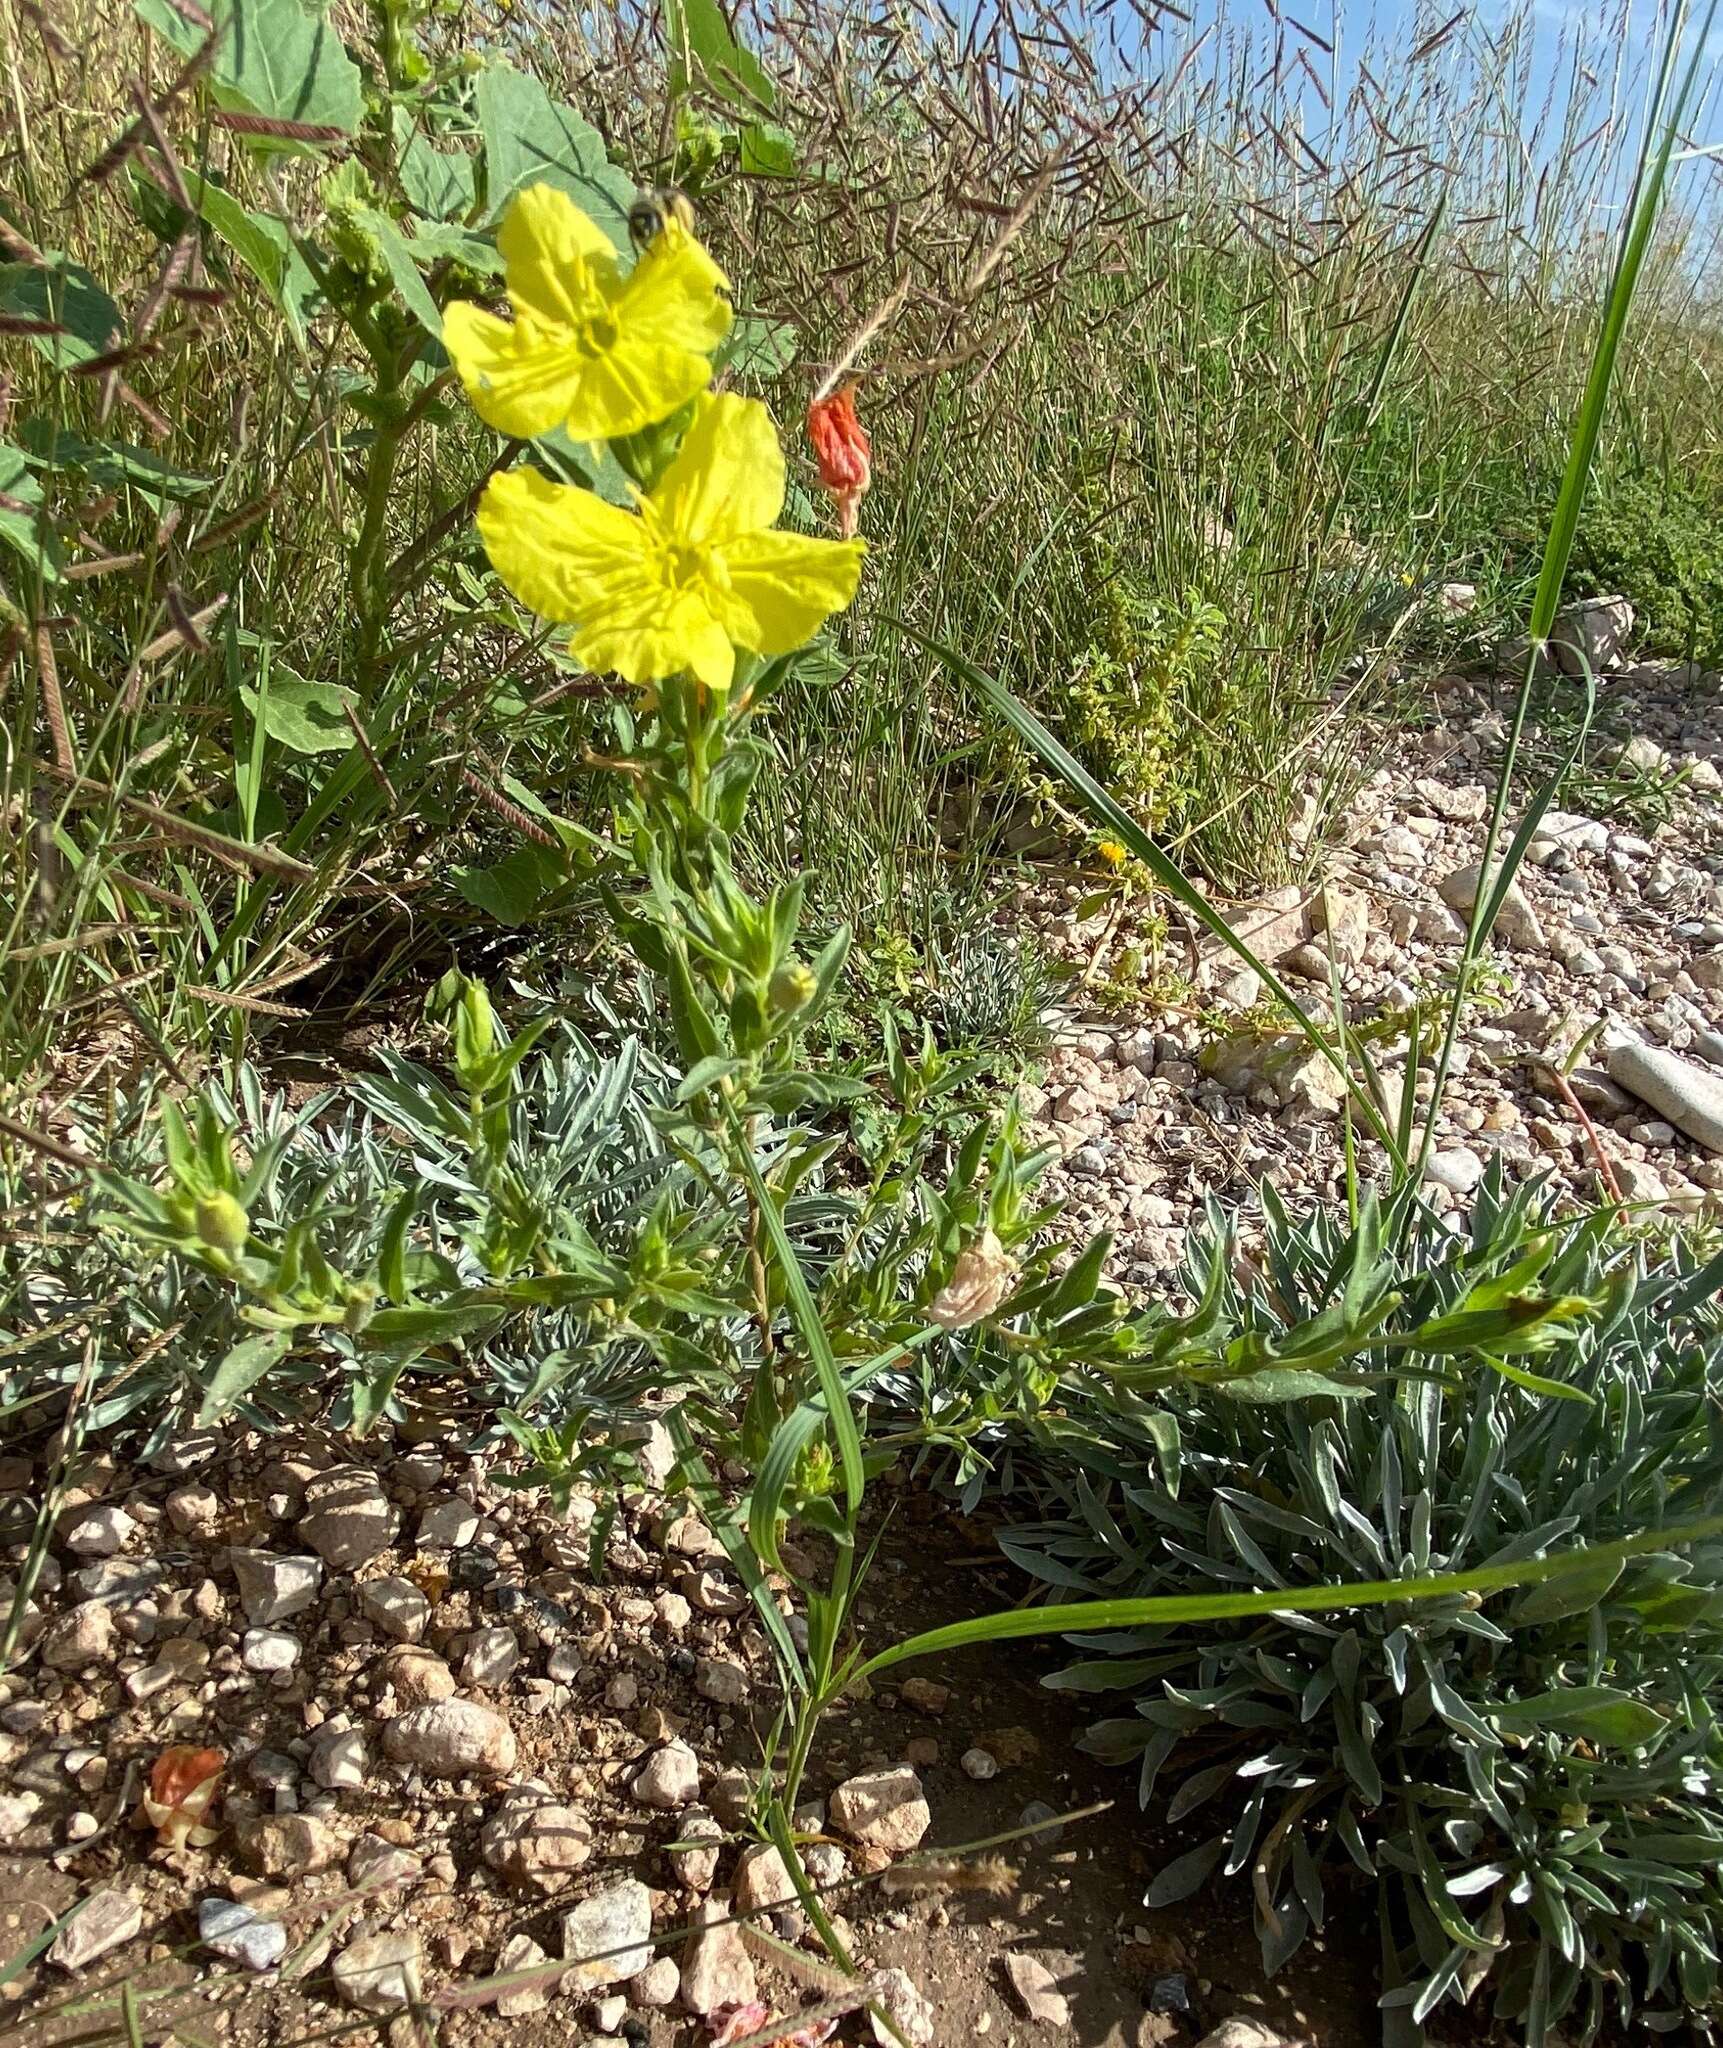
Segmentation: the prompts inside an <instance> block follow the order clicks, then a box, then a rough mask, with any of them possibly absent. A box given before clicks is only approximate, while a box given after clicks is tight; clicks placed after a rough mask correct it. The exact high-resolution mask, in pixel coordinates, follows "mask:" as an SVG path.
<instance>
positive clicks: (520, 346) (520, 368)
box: [443, 299, 674, 441]
mask: <svg viewBox="0 0 1723 2048" xmlns="http://www.w3.org/2000/svg"><path fill="white" fill-rule="evenodd" d="M558 335H560V336H561V337H562V339H561V341H560V343H559V342H558V340H557V339H556V337H557V336H558ZM443 346H444V348H446V349H447V350H448V352H449V360H450V362H452V363H453V364H454V366H455V368H456V370H457V371H458V372H459V373H460V379H461V385H462V388H463V389H464V390H465V392H466V394H467V398H468V400H469V402H470V403H471V405H472V408H473V410H474V412H476V413H477V414H478V416H479V418H480V419H482V420H483V421H484V422H485V424H486V425H487V426H491V427H495V428H496V430H497V432H498V433H499V434H513V435H514V436H515V437H516V438H517V439H518V440H522V441H530V440H532V439H533V437H534V436H535V435H537V434H548V433H549V432H550V431H551V429H552V428H553V427H560V426H562V425H564V424H565V423H566V422H567V421H569V420H570V419H573V418H585V417H586V416H587V414H588V412H589V410H590V408H589V407H588V405H587V404H586V402H585V398H584V396H583V387H585V386H586V385H588V384H589V381H590V376H591V371H592V366H593V359H592V358H591V357H590V356H589V355H587V354H586V353H585V352H584V351H583V350H582V349H581V348H580V347H579V346H578V345H577V343H576V342H575V341H574V339H573V338H572V330H571V329H567V328H552V329H545V328H542V327H539V326H538V325H537V324H536V323H535V322H532V321H527V320H515V321H512V322H511V321H508V320H499V319H498V318H497V316H496V314H494V313H487V312H486V311H485V310H484V308H483V307H482V306H474V305H470V304H468V303H467V302H466V301H465V300H464V299H463V300H460V301H457V303H456V304H454V305H452V306H450V307H449V309H448V310H447V311H446V312H445V313H444V315H443ZM671 409H672V410H674V407H672V408H671ZM575 431H576V430H575V429H574V428H573V427H570V428H569V432H570V433H575ZM630 431H632V429H630ZM576 438H577V439H580V440H583V441H586V440H592V439H594V438H595V436H594V434H593V431H592V429H591V428H590V426H589V427H586V428H583V429H582V430H581V431H580V432H579V433H578V434H577V435H576Z"/></svg>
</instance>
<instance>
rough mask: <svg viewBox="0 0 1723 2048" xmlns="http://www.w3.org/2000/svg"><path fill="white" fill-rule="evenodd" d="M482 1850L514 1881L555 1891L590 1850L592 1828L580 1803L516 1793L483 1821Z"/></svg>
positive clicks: (481, 1833)
mask: <svg viewBox="0 0 1723 2048" xmlns="http://www.w3.org/2000/svg"><path fill="white" fill-rule="evenodd" d="M479 1848H480V1850H481V1852H482V1853H483V1856H484V1859H485V1861H486V1863H488V1864H489V1865H490V1867H491V1869H492V1870H496V1871H500V1872H501V1873H502V1875H503V1876H504V1877H506V1878H507V1879H508V1880H509V1882H510V1883H511V1884H517V1885H525V1886H531V1887H533V1888H535V1889H537V1890H539V1891H544V1892H552V1891H556V1890H558V1889H559V1888H560V1887H561V1886H563V1885H564V1884H566V1883H567V1882H568V1880H569V1878H570V1877H571V1876H572V1875H573V1874H574V1872H575V1871H577V1870H578V1869H580V1867H581V1865H582V1864H583V1863H585V1862H586V1860H587V1858H588V1857H589V1856H590V1855H591V1854H592V1829H591V1827H590V1825H589V1824H588V1822H587V1819H586V1816H585V1815H584V1814H583V1813H581V1812H580V1811H579V1809H578V1808H576V1807H573V1806H561V1805H557V1804H555V1803H553V1802H552V1801H550V1800H548V1799H546V1798H544V1797H543V1796H542V1795H540V1794H538V1793H534V1792H513V1793H510V1794H509V1796H508V1797H507V1798H506V1799H505V1800H504V1801H503V1803H502V1804H501V1805H500V1806H499V1807H498V1808H497V1810H496V1812H495V1813H493V1814H492V1815H491V1817H490V1819H489V1820H487V1821H486V1822H485V1824H484V1827H483V1829H482V1830H481V1831H480V1834H479Z"/></svg>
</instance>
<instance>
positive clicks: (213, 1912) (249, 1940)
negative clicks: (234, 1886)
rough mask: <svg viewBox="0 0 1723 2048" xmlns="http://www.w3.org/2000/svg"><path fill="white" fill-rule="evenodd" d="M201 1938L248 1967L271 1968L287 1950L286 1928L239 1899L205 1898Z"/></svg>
mask: <svg viewBox="0 0 1723 2048" xmlns="http://www.w3.org/2000/svg"><path fill="white" fill-rule="evenodd" d="M197 1934H198V1939H199V1940H200V1941H201V1942H202V1943H203V1945H204V1947H205V1948H207V1949H213V1950H214V1952H215V1953H216V1954H217V1955H218V1956H224V1957H226V1959H227V1960H228V1961H229V1962H230V1963H239V1964H240V1965H242V1966H243V1967H244V1968H245V1969H247V1970H272V1969H274V1967H275V1965H276V1964H277V1963H278V1962H280V1960H281V1958H282V1957H283V1956H284V1955H286V1953H287V1929H286V1928H285V1927H283V1926H282V1924H281V1922H280V1921H279V1920H271V1919H270V1918H269V1917H268V1916H267V1915H266V1914H263V1913H259V1912H257V1911H256V1910H255V1909H254V1908H252V1907H251V1906H248V1905H246V1904H244V1903H243V1902H242V1901H241V1900H238V1899H203V1900H200V1901H199V1903H198V1909H197Z"/></svg>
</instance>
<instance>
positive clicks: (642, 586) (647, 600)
mask: <svg viewBox="0 0 1723 2048" xmlns="http://www.w3.org/2000/svg"><path fill="white" fill-rule="evenodd" d="M478 524H479V536H480V538H481V539H482V540H483V541H484V544H485V552H486V553H487V554H488V555H489V556H490V558H491V562H492V565H493V566H494V568H495V569H496V572H497V574H498V575H499V576H500V577H501V578H502V579H503V581H504V582H505V583H506V584H507V585H508V587H509V588H510V590H512V591H513V592H514V594H515V596H516V597H518V598H519V599H520V601H521V603H522V604H524V605H529V606H531V608H532V609H533V610H534V611H535V612H537V613H538V614H539V616H540V617H541V618H545V619H552V620H555V621H557V622H558V623H561V624H571V623H573V622H574V621H576V620H585V619H592V618H595V617H598V616H600V615H602V614H604V613H606V612H608V611H613V610H614V611H616V612H618V613H619V614H628V615H644V614H645V613H647V612H649V611H652V610H659V609H662V607H663V602H664V591H663V586H662V583H661V581H660V579H659V578H658V577H657V576H656V575H655V574H654V573H653V565H652V558H651V555H650V553H649V552H648V550H647V547H646V541H645V533H644V529H643V528H642V526H641V522H640V520H639V519H638V518H637V517H636V516H635V515H634V514H633V513H631V512H624V511H622V510H621V509H620V507H618V506H615V505H607V504H606V503H605V502H604V500H603V499H602V498H599V497H595V496H594V495H593V493H592V492H591V491H583V490H582V489H580V487H579V486H578V485H576V484H554V483H552V482H551V481H550V479H549V478H548V477H544V476H540V475H539V473H538V472H537V470H532V469H511V470H509V471H507V472H506V473H505V474H504V475H502V476H497V477H492V479H491V481H490V482H489V483H488V484H487V485H486V486H485V494H484V497H483V498H482V499H481V500H480V502H479V520H478Z"/></svg>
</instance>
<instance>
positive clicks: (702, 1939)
mask: <svg viewBox="0 0 1723 2048" xmlns="http://www.w3.org/2000/svg"><path fill="white" fill-rule="evenodd" d="M694 1926H695V1928H696V1930H697V1931H696V1932H695V1934H694V1936H693V1938H692V1939H691V1940H690V1941H689V1943H688V1946H687V1949H686V1951H685V1952H684V1955H683V1959H682V2003H683V2004H684V2005H685V2006H686V2007H687V2008H688V2010H689V2011H690V2012H692V2013H697V2014H699V2015H700V2017H701V2018H705V2017H707V2016H708V2015H709V2014H711V2013H714V2012H716V2011H717V2010H718V2008H719V2007H720V2006H723V2005H746V2004H748V2003H749V2001H750V2000H751V1999H752V1998H753V1996H754V1992H755V1989H756V1979H755V1976H754V1964H753V1960H752V1958H751V1957H750V1956H749V1954H748V1951H747V1949H746V1948H745V1947H744V1946H743V1943H742V1931H741V1929H740V1928H739V1927H737V1926H736V1924H735V1922H734V1921H732V1920H731V1919H729V1917H728V1909H727V1908H726V1906H725V1904H724V1902H723V1901H722V1900H721V1899H702V1900H701V1901H700V1904H699V1905H698V1906H697V1907H696V1908H695V1909H694Z"/></svg>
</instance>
